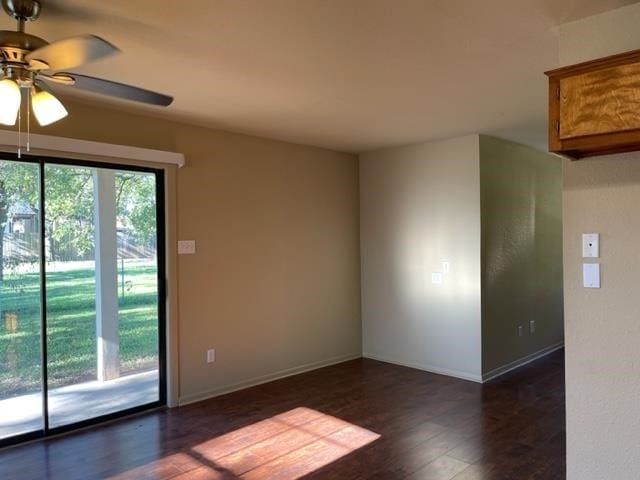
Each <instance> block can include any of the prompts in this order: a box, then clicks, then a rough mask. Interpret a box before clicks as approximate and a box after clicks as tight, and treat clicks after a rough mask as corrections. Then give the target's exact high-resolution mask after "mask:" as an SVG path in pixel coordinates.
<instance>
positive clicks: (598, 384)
mask: <svg viewBox="0 0 640 480" xmlns="http://www.w3.org/2000/svg"><path fill="white" fill-rule="evenodd" d="M638 24H640V4H635V5H632V6H630V7H625V8H622V9H620V10H615V11H613V12H609V13H606V14H602V15H598V16H596V17H591V18H588V19H585V20H582V21H578V22H575V23H572V24H568V25H564V26H562V27H561V29H560V58H561V60H562V63H563V64H571V63H574V62H577V61H581V60H586V59H591V58H598V57H601V56H603V55H610V54H614V53H621V52H624V51H626V50H631V49H637V48H640V29H638ZM563 188H564V195H563V202H564V262H565V263H564V270H565V275H564V286H565V336H566V379H567V478H568V480H603V479H607V480H609V479H611V480H637V479H638V478H640V455H638V446H639V445H640V406H639V405H640V354H639V353H638V352H639V348H638V346H639V345H640V322H639V319H640V300H639V299H640V282H639V281H638V272H640V254H639V253H638V252H639V250H638V241H637V237H636V234H640V208H639V207H638V205H640V154H639V153H631V154H626V155H617V156H612V157H601V158H597V159H590V160H581V161H578V162H569V161H565V162H564V187H563ZM590 232H599V233H600V235H601V245H600V248H601V259H600V263H601V265H602V266H601V268H602V288H601V289H599V290H587V289H584V288H582V286H581V285H582V284H581V264H582V258H581V240H580V235H581V234H582V233H590Z"/></svg>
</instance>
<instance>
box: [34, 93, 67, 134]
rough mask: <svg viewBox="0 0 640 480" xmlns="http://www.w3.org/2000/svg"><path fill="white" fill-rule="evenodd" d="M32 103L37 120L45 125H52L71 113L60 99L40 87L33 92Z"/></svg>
mask: <svg viewBox="0 0 640 480" xmlns="http://www.w3.org/2000/svg"><path fill="white" fill-rule="evenodd" d="M31 105H32V107H33V114H34V115H35V117H36V120H38V123H39V124H40V125H41V126H43V127H46V126H47V125H51V124H52V123H54V122H57V121H58V120H61V119H63V118H64V117H66V116H67V115H68V114H69V113H68V112H67V109H66V108H64V105H62V103H60V100H58V99H57V98H56V97H54V96H53V95H51V94H50V93H49V92H45V91H44V90H40V89H35V90H34V91H33V92H32V93H31Z"/></svg>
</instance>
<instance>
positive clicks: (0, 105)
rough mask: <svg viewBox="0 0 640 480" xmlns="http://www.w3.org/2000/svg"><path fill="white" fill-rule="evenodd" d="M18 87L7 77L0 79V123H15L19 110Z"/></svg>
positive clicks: (20, 97) (19, 96)
mask: <svg viewBox="0 0 640 480" xmlns="http://www.w3.org/2000/svg"><path fill="white" fill-rule="evenodd" d="M21 101H22V96H21V95H20V87H19V86H18V84H17V83H16V82H14V81H13V80H11V79H9V78H5V79H4V80H0V123H1V124H3V125H15V124H16V119H17V118H18V111H19V110H20V102H21Z"/></svg>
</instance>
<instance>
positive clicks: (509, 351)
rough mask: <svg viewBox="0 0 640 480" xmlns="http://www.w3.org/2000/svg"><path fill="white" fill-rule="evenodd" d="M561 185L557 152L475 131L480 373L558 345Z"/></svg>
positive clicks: (495, 370)
mask: <svg viewBox="0 0 640 480" xmlns="http://www.w3.org/2000/svg"><path fill="white" fill-rule="evenodd" d="M561 183H562V163H561V161H560V159H559V158H558V157H555V156H552V155H549V154H546V153H542V152H539V151H537V150H534V149H532V148H529V147H526V146H523V145H519V144H516V143H512V142H508V141H505V140H500V139H497V138H493V137H487V136H484V135H482V136H480V185H481V188H480V195H481V210H482V213H481V224H482V372H483V375H484V376H485V377H491V376H492V375H495V374H497V373H500V372H501V371H503V370H504V369H505V368H508V367H509V366H512V365H513V364H514V362H515V363H516V364H517V363H519V362H521V361H522V359H523V358H525V357H529V356H535V355H536V354H541V353H544V352H547V351H549V350H551V349H554V348H558V347H559V346H561V345H562V342H563V312H562V309H563V307H562V199H561V197H562V185H561ZM532 320H533V321H535V330H534V333H532V332H531V329H530V321H532ZM518 326H522V330H523V336H522V337H520V336H519V335H518Z"/></svg>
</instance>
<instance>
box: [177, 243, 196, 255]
mask: <svg viewBox="0 0 640 480" xmlns="http://www.w3.org/2000/svg"><path fill="white" fill-rule="evenodd" d="M195 253H196V241H195V240H179V241H178V255H193V254H195Z"/></svg>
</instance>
